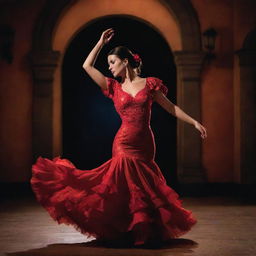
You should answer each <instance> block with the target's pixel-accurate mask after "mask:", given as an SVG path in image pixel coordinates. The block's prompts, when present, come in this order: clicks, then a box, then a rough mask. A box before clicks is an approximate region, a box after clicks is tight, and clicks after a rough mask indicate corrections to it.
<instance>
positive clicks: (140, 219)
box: [31, 77, 197, 245]
mask: <svg viewBox="0 0 256 256" xmlns="http://www.w3.org/2000/svg"><path fill="white" fill-rule="evenodd" d="M106 79H107V84H108V89H107V90H103V89H102V92H103V93H104V95H105V96H107V97H109V98H111V99H112V100H113V102H114V105H115V108H116V110H117V112H118V113H119V115H120V117H121V119H122V124H121V127H120V128H119V130H118V132H117V134H116V136H115V139H114V142H113V151H112V158H111V159H109V160H108V161H107V162H105V163H103V164H102V165H100V166H98V167H96V168H94V169H91V170H80V169H78V168H76V167H75V166H74V165H73V164H72V163H71V162H70V161H69V160H67V159H61V158H60V157H56V158H54V159H53V160H50V159H47V158H42V157H39V158H38V159H37V162H36V163H35V164H34V165H33V167H32V178H31V185H32V189H33V191H34V193H35V195H36V197H37V199H38V201H39V202H40V203H41V204H42V205H43V206H44V207H45V208H46V210H47V211H48V212H49V214H50V215H51V216H52V218H53V219H54V220H56V221H57V222H58V223H65V224H71V225H73V226H74V227H75V228H77V229H78V230H79V231H80V232H82V233H83V234H86V235H92V236H94V237H96V238H99V239H110V240H111V239H115V238H119V237H120V236H121V235H123V234H129V236H130V237H131V238H132V241H133V243H134V244H135V245H138V244H143V243H145V242H147V241H149V240H152V239H156V240H161V241H164V240H168V239H170V238H175V237H179V236H181V235H182V234H185V233H186V232H188V231H189V230H190V229H191V227H192V226H193V225H194V224H195V223H196V222H197V221H196V219H195V218H194V217H193V216H192V213H191V211H188V210H186V209H184V208H182V201H181V200H180V199H179V197H178V194H177V193H176V192H175V191H174V190H173V189H172V188H170V187H169V186H167V185H166V181H165V179H164V177H163V175H162V173H161V171H160V169H159V167H158V165H157V164H156V162H155V161H154V157H155V141H154V135H153V133H152V130H151V128H150V116H151V105H152V102H153V92H154V91H155V90H161V91H162V92H163V93H164V94H165V95H166V94H167V91H168V90H167V87H166V86H165V85H163V83H162V81H161V80H160V79H157V78H154V77H149V78H147V80H146V86H145V87H144V88H143V89H142V90H140V91H139V92H138V93H137V95H135V97H132V96H131V95H130V94H128V93H127V92H125V91H123V90H122V88H121V85H120V84H119V83H118V82H117V81H116V80H114V79H111V78H106Z"/></svg>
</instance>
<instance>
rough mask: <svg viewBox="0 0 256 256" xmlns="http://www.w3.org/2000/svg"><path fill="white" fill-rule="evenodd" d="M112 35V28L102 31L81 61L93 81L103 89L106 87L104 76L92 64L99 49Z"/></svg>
mask: <svg viewBox="0 0 256 256" xmlns="http://www.w3.org/2000/svg"><path fill="white" fill-rule="evenodd" d="M113 35H114V32H113V29H111V28H110V29H107V30H105V31H104V32H103V33H102V35H101V37H100V40H99V41H98V42H97V44H96V45H95V46H94V48H93V49H92V50H91V52H90V53H89V55H88V56H87V58H86V60H85V61H84V63H83V68H84V70H85V71H86V72H87V73H88V75H89V76H90V77H91V78H92V79H93V80H94V82H95V83H97V84H98V85H99V86H100V87H101V88H103V89H107V82H106V78H105V76H104V75H103V74H102V73H101V72H100V71H99V70H98V69H96V68H95V67H94V64H95V61H96V59H97V57H98V54H99V52H100V50H101V49H102V47H103V46H104V45H105V44H106V43H108V42H109V41H110V40H111V38H112V37H113Z"/></svg>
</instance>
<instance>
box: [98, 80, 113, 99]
mask: <svg viewBox="0 0 256 256" xmlns="http://www.w3.org/2000/svg"><path fill="white" fill-rule="evenodd" d="M105 78H106V81H107V89H103V88H101V91H102V93H103V94H104V95H105V96H106V97H108V98H110V99H112V98H113V96H114V92H115V83H116V80H115V79H113V78H110V77H105Z"/></svg>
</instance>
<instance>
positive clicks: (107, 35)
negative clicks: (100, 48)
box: [99, 28, 114, 45]
mask: <svg viewBox="0 0 256 256" xmlns="http://www.w3.org/2000/svg"><path fill="white" fill-rule="evenodd" d="M113 36H114V29H112V28H109V29H107V30H105V31H103V32H102V34H101V37H100V40H99V42H100V43H101V44H102V45H104V44H107V43H108V42H109V41H110V40H111V38H112V37H113Z"/></svg>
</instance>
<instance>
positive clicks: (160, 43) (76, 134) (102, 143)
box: [62, 15, 177, 189]
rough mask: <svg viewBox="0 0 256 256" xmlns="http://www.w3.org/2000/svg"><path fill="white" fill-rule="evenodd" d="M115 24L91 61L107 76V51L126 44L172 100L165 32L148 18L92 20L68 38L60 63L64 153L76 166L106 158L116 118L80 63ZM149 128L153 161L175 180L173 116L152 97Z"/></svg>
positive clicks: (172, 81) (171, 73)
mask: <svg viewBox="0 0 256 256" xmlns="http://www.w3.org/2000/svg"><path fill="white" fill-rule="evenodd" d="M110 27H112V28H114V29H115V31H116V32H115V36H114V38H113V39H112V40H111V42H110V43H109V44H108V45H106V46H105V47H104V48H103V49H102V51H101V53H100V54H99V56H98V59H97V62H96V67H97V68H98V69H99V70H100V71H101V72H102V73H103V74H104V75H106V76H109V77H111V73H110V72H109V71H108V66H107V58H106V56H107V53H108V52H109V51H110V49H112V48H114V47H115V46H118V45H125V46H127V47H128V48H130V49H131V50H132V51H133V52H135V53H138V54H139V55H140V56H141V58H142V61H143V70H142V76H143V77H147V76H155V77H158V78H160V79H162V80H163V81H164V83H165V84H166V85H167V87H168V88H169V93H168V98H169V99H170V100H171V101H172V102H174V103H176V67H175V64H174V60H173V55H172V52H171V49H170V48H169V46H168V44H167V43H166V41H165V40H164V38H163V37H162V36H161V35H160V34H159V33H158V32H157V31H155V30H154V29H153V28H152V27H151V26H150V25H149V24H146V23H145V22H143V21H140V20H138V19H135V18H134V17H130V16H123V15H122V16H108V17H104V18H100V19H97V20H94V21H93V22H91V23H90V24H87V26H86V27H85V28H84V29H82V30H81V31H80V32H79V33H78V34H77V35H76V36H75V37H74V38H73V40H72V41H71V42H70V45H69V47H68V48H67V50H66V54H65V56H64V60H63V67H62V81H63V86H62V90H63V91H62V93H63V112H62V116H63V157H65V158H68V159H70V160H71V161H72V162H73V163H74V164H75V165H76V166H77V168H79V169H84V170H89V169H92V168H95V167H98V166H99V165H101V164H102V163H104V162H105V161H107V160H108V159H110V158H111V153H112V152H111V151H112V142H113V139H114V136H115V134H116V132H117V130H118V128H119V126H120V124H121V120H120V118H119V116H118V114H117V113H116V111H115V109H114V106H113V102H112V101H111V100H110V99H108V98H106V97H105V96H104V95H103V94H102V93H101V91H100V88H99V87H98V85H96V84H95V83H94V82H93V81H92V80H91V79H90V77H89V76H88V75H87V74H86V72H85V71H84V70H83V69H82V64H83V62H84V60H85V58H86V56H87V55H88V53H89V52H90V51H91V49H92V48H93V47H94V45H95V44H96V42H97V41H98V40H99V38H100V35H101V33H102V31H104V30H105V29H107V28H110ZM151 126H152V130H153V132H154V134H155V141H156V149H157V151H156V158H155V160H156V162H157V164H158V165H159V167H160V168H161V170H162V172H163V174H164V176H165V178H166V180H167V183H168V184H169V185H170V186H172V187H173V188H174V189H175V188H176V186H177V173H176V119H175V118H174V117H172V116H171V115H170V114H169V113H167V112H166V111H165V110H164V109H162V108H161V107H160V106H159V105H158V104H157V103H154V104H153V107H152V120H151Z"/></svg>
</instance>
